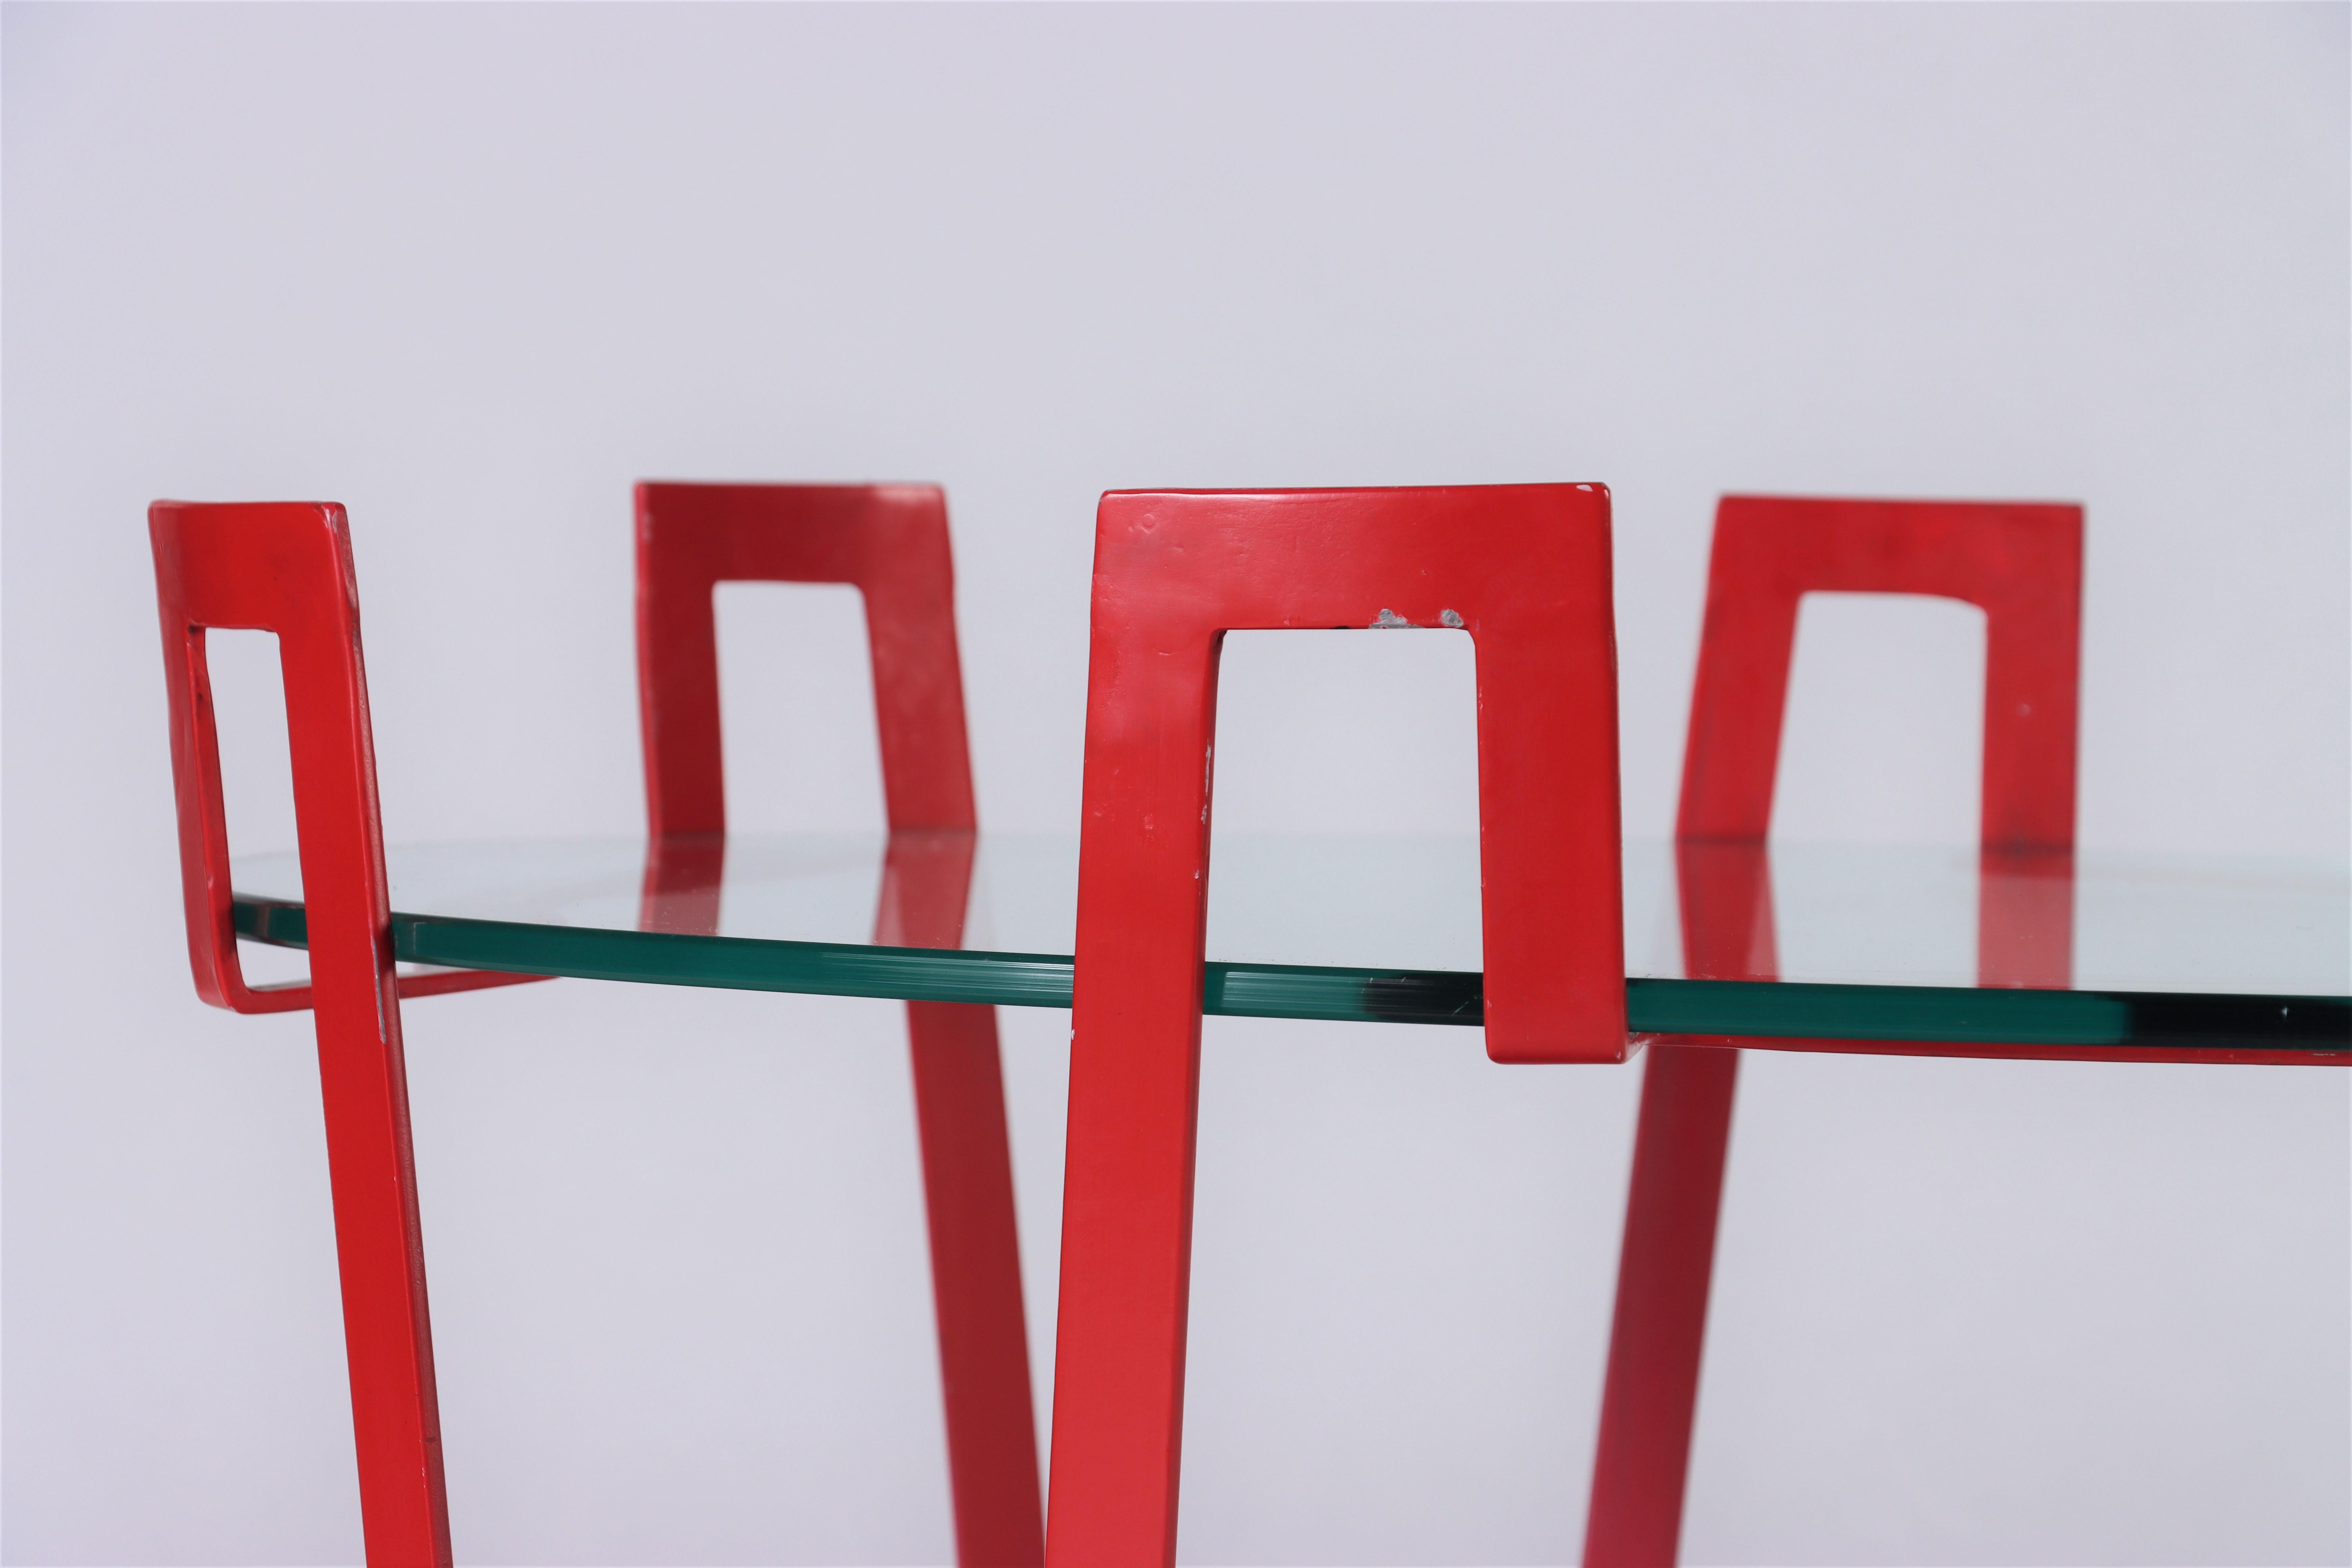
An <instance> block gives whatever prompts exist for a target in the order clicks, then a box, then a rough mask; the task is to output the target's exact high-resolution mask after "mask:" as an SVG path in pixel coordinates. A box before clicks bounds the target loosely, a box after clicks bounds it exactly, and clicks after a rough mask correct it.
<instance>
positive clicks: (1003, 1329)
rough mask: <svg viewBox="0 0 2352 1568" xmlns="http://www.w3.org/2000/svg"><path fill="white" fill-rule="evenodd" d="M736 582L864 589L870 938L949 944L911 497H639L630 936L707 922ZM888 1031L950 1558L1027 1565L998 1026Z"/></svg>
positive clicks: (934, 559) (956, 843)
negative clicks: (909, 1096)
mask: <svg viewBox="0 0 2352 1568" xmlns="http://www.w3.org/2000/svg"><path fill="white" fill-rule="evenodd" d="M737 582H782V583H846V584H855V585H856V587H857V588H858V589H859V590H860V592H861V593H862V594H863V595H864V596H865V601H866V626H867V631H868V636H869V638H870V641H871V644H872V656H873V660H874V699H875V707H876V710H877V720H878V721H879V729H880V731H881V741H882V788H883V795H884V800H885V805H886V808H887V817H888V821H889V826H890V830H891V836H890V847H889V852H888V858H887V864H886V866H885V871H884V887H883V898H882V908H881V911H880V915H879V919H878V922H877V931H876V938H875V940H876V941H877V942H883V943H885V944H888V945H893V946H909V947H950V948H951V947H955V946H958V945H960V944H961V940H962V934H963V921H964V910H965V906H966V901H967V894H968V892H969V889H970V886H971V864H972V851H973V847H974V839H973V831H974V826H975V817H974V814H973V809H972V791H971V757H970V752H969V749H968V745H967V742H966V739H965V732H964V711H963V676H962V671H961V666H960V664H959V662H958V659H957V656H956V632H955V578H954V571H953V567H952V564H951V562H950V553H949V548H948V522H947V502H946V499H945V498H944V497H943V496H942V495H941V494H940V491H939V490H938V489H936V488H933V487H931V486H928V485H695V484H644V485H639V486H638V487H637V675H638V696H639V701H640V705H641V712H642V714H643V717H644V721H645V738H646V810H647V813H648V826H649V828H650V837H649V852H648V857H647V863H646V897H645V904H644V916H643V920H642V923H643V924H644V925H645V927H646V929H647V930H655V931H703V932H709V931H717V930H718V929H719V887H720V876H721V871H722V869H723V867H724V862H725V856H726V838H725V834H726V829H727V806H726V794H725V788H724V784H723V782H722V773H721V763H720V757H721V751H720V742H719V653H718V643H717V638H716V633H715V624H714V616H713V606H712V602H711V590H712V589H713V588H714V587H715V586H716V585H717V584H720V583H737ZM907 1024H908V1035H909V1037H910V1041H911V1046H912V1052H913V1058H914V1076H915V1111H916V1122H917V1127H918V1130H919V1133H920V1137H921V1143H922V1151H923V1191H924V1201H925V1205H926V1209H927V1212H928V1216H929V1229H930V1242H931V1280H932V1289H933V1291H934V1294H935V1297H936V1301H937V1307H938V1314H939V1331H940V1370H941V1374H942V1381H943V1383H944V1385H945V1389H946V1397H947V1429H948V1469H949V1476H950V1485H951V1487H952V1489H953V1492H954V1508H955V1527H956V1551H957V1557H958V1561H959V1562H961V1563H964V1564H966V1565H967V1568H1031V1565H1034V1564H1035V1563H1039V1562H1041V1561H1042V1560H1043V1558H1044V1555H1045V1542H1044V1534H1045V1530H1044V1521H1043V1519H1042V1516H1041V1510H1040V1508H1039V1499H1038V1476H1037V1438H1036V1420H1035V1410H1034V1404H1033V1403H1032V1399H1031V1395H1030V1391H1029V1342H1028V1333H1027V1330H1026V1327H1025V1323H1024V1317H1023V1312H1022V1301H1021V1257H1020V1246H1019V1241H1018V1238H1017V1236H1016V1233H1015V1229H1014V1220H1013V1166H1012V1157H1011V1153H1010V1151H1009V1148H1008V1145H1007V1142H1006V1136H1005V1120H1004V1086H1003V1071H1002V1068H1001V1065H1000V1061H999V1056H998V1048H997V1037H996V1013H995V1010H994V1009H993V1008H991V1007H985V1006H974V1005H964V1004H959V1003H951V1002H910V1003H908V1005H907Z"/></svg>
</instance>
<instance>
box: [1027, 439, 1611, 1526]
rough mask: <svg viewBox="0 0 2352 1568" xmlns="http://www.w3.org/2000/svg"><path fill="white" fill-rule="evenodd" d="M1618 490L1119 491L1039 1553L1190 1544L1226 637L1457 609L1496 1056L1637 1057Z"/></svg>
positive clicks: (1103, 643) (1092, 771)
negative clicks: (1474, 762)
mask: <svg viewBox="0 0 2352 1568" xmlns="http://www.w3.org/2000/svg"><path fill="white" fill-rule="evenodd" d="M1608 507H1609V501H1608V495H1607V492H1606V491H1605V490H1602V489H1601V488H1600V487H1598V486H1592V485H1544V486H1537V485H1529V486H1497V487H1493V488H1463V489H1427V490H1330V491H1273V492H1258V493H1208V492H1192V493H1181V492H1178V493H1159V494H1112V495H1108V496H1106V497H1104V498H1103V502H1102V510H1101V514H1100V519H1099V523H1098V527H1097V534H1096V548H1095V588H1094V605H1093V623H1094V624H1093V645H1092V650H1091V655H1090V658H1089V660H1088V667H1087V748H1086V751H1087V755H1086V789H1085V816H1084V829H1083V837H1082V840H1081V844H1080V850H1079V871H1078V930H1077V974H1076V994H1075V997H1074V1007H1073V1011H1072V1020H1071V1021H1072V1026H1073V1030H1074V1034H1073V1039H1072V1046H1071V1055H1070V1100H1069V1106H1070V1110H1069V1145H1068V1161H1067V1164H1066V1171H1065V1196H1064V1206H1063V1217H1062V1237H1063V1242H1062V1296H1061V1315H1060V1325H1059V1336H1058V1339H1057V1342H1056V1348H1055V1363H1056V1368H1057V1375H1056V1379H1055V1391H1054V1449H1053V1466H1052V1486H1051V1493H1050V1497H1049V1500H1048V1508H1047V1531H1046V1552H1047V1561H1048V1563H1052V1564H1055V1568H1160V1565H1165V1564H1167V1563H1171V1562H1172V1561H1173V1558H1174V1552H1175V1540H1176V1510H1177V1470H1178V1464H1179V1459H1180V1456H1181V1451H1182V1420H1183V1385H1184V1341H1185V1319H1186V1308H1187V1294H1188V1286H1189V1283H1190V1278H1189V1277H1190V1270H1191V1255H1192V1156H1193V1130H1194V1123H1195V1120H1196V1117H1197V1114H1198V1107H1199V1085H1200V1041H1201V981H1202V927H1203V920H1204V916H1205V912H1206V910H1207V904H1208V896H1207V877H1208V869H1209V803H1210V780H1211V767H1210V763H1211V742H1212V740H1213V733H1214V721H1215V719H1214V715H1215V703H1216V667H1217V651H1218V647H1219V646H1220V642H1221V639H1222V638H1223V634H1224V633H1225V632H1226V631H1228V630H1235V629H1245V628H1264V629H1281V628H1290V627H1297V628H1324V627H1331V626H1390V627H1402V626H1452V627H1460V628H1463V629H1465V630H1467V631H1468V632H1469V633H1470V635H1471V637H1472V638H1473V639H1474V642H1475V647H1476V650H1477V666H1478V710H1479V723H1478V779H1479V833H1480V865H1481V875H1482V878H1483V880H1484V884H1485V893H1484V900H1483V910H1484V930H1485V940H1486V1048H1487V1053H1488V1055H1489V1056H1490V1057H1492V1058H1494V1059H1495V1060H1496V1061H1505V1062H1565V1061H1586V1062H1596V1061H1622V1059H1624V1056H1625V1052H1626V1048H1627V1042H1626V1038H1625V1033H1624V1003H1625V983H1624V968H1623V961H1624V955H1623V932H1622V910H1621V905H1620V901H1619V898H1620V877H1619V870H1618V817H1617V795H1616V791H1617V765H1616V733H1617V729H1616V706H1615V700H1616V682H1615V668H1614V652H1613V644H1612V630H1611V616H1610V572H1609V510H1608Z"/></svg>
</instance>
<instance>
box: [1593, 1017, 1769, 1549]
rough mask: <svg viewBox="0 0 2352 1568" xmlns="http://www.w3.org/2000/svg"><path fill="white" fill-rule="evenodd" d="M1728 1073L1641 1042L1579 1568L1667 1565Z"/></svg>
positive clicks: (1728, 1063)
mask: <svg viewBox="0 0 2352 1568" xmlns="http://www.w3.org/2000/svg"><path fill="white" fill-rule="evenodd" d="M1738 1073H1739V1053H1738V1051H1736V1050H1730V1049H1727V1048H1720V1047H1707V1046H1663V1045H1662V1046H1653V1047H1650V1061H1649V1066H1648V1067H1647V1068H1645V1069H1644V1072H1643V1079H1642V1115H1641V1121H1640V1123H1639V1126H1638V1128H1637V1129H1636V1131H1635V1133H1634V1138H1633V1187H1632V1190H1631V1191H1630V1192H1629V1193H1628V1194H1627V1196H1626V1200H1625V1246H1624V1252H1623V1255H1622V1258H1621V1259H1620V1261H1619V1263H1618V1267H1617V1317H1616V1322H1615V1324H1614V1325H1613V1327H1612V1329H1611V1331H1610V1335H1609V1381H1608V1384H1607V1386H1606V1387H1605V1388H1604V1389H1603V1391H1602V1393H1601V1444H1600V1452H1599V1454H1598V1455H1597V1456H1596V1457H1595V1458H1594V1461H1593V1467H1592V1506H1591V1511H1590V1513H1589V1514H1588V1515H1587V1516H1586V1523H1585V1531H1584V1564H1585V1568H1665V1565H1666V1564H1670V1563H1673V1562H1674V1561H1675V1546H1676V1543H1677V1542H1678V1540H1679V1539H1680V1537H1681V1534H1682V1519H1683V1482H1684V1479H1685V1475H1686V1473H1687V1471H1688V1469H1689V1465H1690V1436H1691V1417H1692V1415H1693V1413H1694V1411H1695V1409H1696V1405H1697V1402H1698V1369H1699V1356H1700V1352H1701V1349H1702V1347H1703V1346H1704V1344H1705V1342H1706V1293H1707V1285H1708V1281H1709V1279H1710V1277H1711V1276H1712V1275H1713V1273H1714V1269H1715V1222H1716V1214H1717V1208H1718V1206H1719V1205H1720V1203H1721V1200H1722V1196H1723V1158H1724V1152H1725V1147H1726V1145H1727V1142H1728V1141H1729V1139H1730V1135H1731V1101H1732V1089H1733V1086H1734V1084H1735V1083H1736V1082H1737V1080H1738Z"/></svg>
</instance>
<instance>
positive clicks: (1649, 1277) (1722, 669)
mask: <svg viewBox="0 0 2352 1568" xmlns="http://www.w3.org/2000/svg"><path fill="white" fill-rule="evenodd" d="M2082 561H2083V512H2082V509H2081V508H2080V507H2074V506H2030V505H1990V504H1977V503H1967V502H1942V501H1857V500H1788V499H1775V498H1769V497H1758V496H1727V497H1725V498H1724V500H1723V502H1722V505H1721V506H1720V508H1719V509H1718V510H1717V513H1716V530H1715V548H1714V552H1713V556H1712V560H1711V562H1710V563H1709V567H1708V573H1707V603H1706V627H1705V630H1704V631H1703V633H1702V634H1701V638H1700V644H1699V668H1698V679H1697V682H1696V690H1695V691H1694V693H1693V695H1692V698H1691V719H1690V737H1689V741H1688V743H1687V746H1686V748H1685V752H1684V755H1683V791H1682V803H1681V809H1680V813H1679V818H1678V821H1677V823H1676V829H1675V831H1676V835H1677V837H1678V838H1679V839H1680V840H1681V841H1682V842H1681V843H1680V844H1679V845H1678V855H1677V862H1678V869H1679V874H1680V881H1681V889H1682V895H1683V940H1684V949H1685V967H1686V970H1687V972H1688V973H1690V974H1691V975H1692V976H1694V977H1699V978H1713V979H1728V978H1749V979H1771V978H1774V971H1775V962H1774V959H1773V955H1772V945H1771V925H1770V919H1771V916H1770V901H1771V893H1770V873H1769V858H1767V856H1766V853H1765V850H1764V841H1765V835H1766V833H1767V831H1768V829H1769V826H1770V824H1771V818H1772V787H1773V781H1774V776H1775V774H1776V773H1777V771H1778V768H1779V763H1780V721H1781V716H1782V713H1783V711H1784V710H1785V708H1786V705H1787V700H1788V691H1789V663H1790V655H1791V653H1792V652H1793V650H1794V647H1795V642H1796V629H1797V609H1798V605H1799V604H1800V602H1801V600H1802V598H1803V596H1804V595H1806V594H1808V593H1877V594H1927V595H1939V596H1943V597H1948V598H1957V599H1962V600H1965V601H1967V602H1969V603H1970V604H1973V605H1979V606H1980V607H1981V608H1982V609H1983V610H1984V611H1985V623H1986V626H1985V632H1986V648H1985V739H1984V795H1983V820H1982V827H1981V853H1982V857H1983V859H1982V875H1981V877H1980V879H1979V888H1980V893H1979V911H1978V921H1979V937H1978V969H1979V979H1980V981H1981V983H1982V984H1988V985H1995V984H1998V985H2050V986H2063V985H2065V984H2068V983H2069V981H2070V979H2071V973H2072V945H2073V943H2072V932H2073V883H2072V866H2073V846H2074V752H2075V703H2076V689H2077V686H2078V677H2077V669H2078V661H2079V657H2080V640H2081V638H2080V621H2081V605H2082ZM1718 851H1720V853H1719V854H1718V853H1717V852H1718ZM1737 1073H1738V1054H1737V1052H1736V1051H1732V1050H1727V1049H1724V1048H1722V1047H1721V1045H1720V1044H1717V1045H1710V1046H1706V1047H1699V1046H1696V1045H1676V1044H1674V1043H1671V1042H1662V1043H1660V1044H1658V1045H1655V1046H1653V1047H1651V1053H1650V1060H1649V1064H1648V1066H1647V1068H1646V1069H1645V1071H1644V1074H1643V1083H1642V1111H1641V1117H1640V1121H1639V1123H1638V1125H1637V1130H1636V1132H1635V1137H1634V1147H1633V1183H1632V1186H1631V1189H1630V1191H1629V1194H1628V1197H1627V1203H1626V1215H1625V1244H1624V1249H1623V1252H1622V1256H1621V1258H1620V1260H1619V1265H1618V1284H1617V1308H1616V1320H1615V1322H1614V1324H1613V1326H1612V1330H1611V1333H1610V1351H1609V1373H1608V1382H1607V1385H1606V1387H1605V1389H1604V1390H1603V1393H1602V1395H1601V1438H1600V1446H1599V1451H1598V1453H1597V1454H1596V1456H1595V1458H1594V1462H1593V1480H1592V1500H1591V1511H1590V1513H1589V1514H1588V1515H1587V1522H1586V1527H1585V1554H1584V1561H1585V1563H1586V1564H1587V1568H1655V1565H1658V1564H1664V1563H1673V1562H1674V1561H1675V1552H1676V1549H1677V1546H1678V1543H1679V1541H1680V1538H1681V1533H1682V1512H1683V1491H1684V1482H1685V1478H1686V1473H1687V1468H1688V1464H1689V1454H1690V1431H1691V1420H1692V1416H1693V1415H1694V1414H1695V1412H1696V1404H1697V1396H1698V1373H1699V1363H1700V1356H1701V1351H1702V1347H1703V1345H1704V1342H1705V1338H1706V1297H1707V1289H1708V1282H1709V1278H1710V1276H1711V1274H1712V1271H1713V1268H1714V1256H1715V1230H1716V1218H1717V1210H1718V1207H1719V1205H1720V1201H1721V1192H1722V1173H1723V1165H1724V1157H1725V1152H1726V1150H1727V1146H1728V1141H1729V1137H1730V1129H1731V1104H1732V1091H1733V1088H1734V1085H1735V1082H1736V1077H1737Z"/></svg>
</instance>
